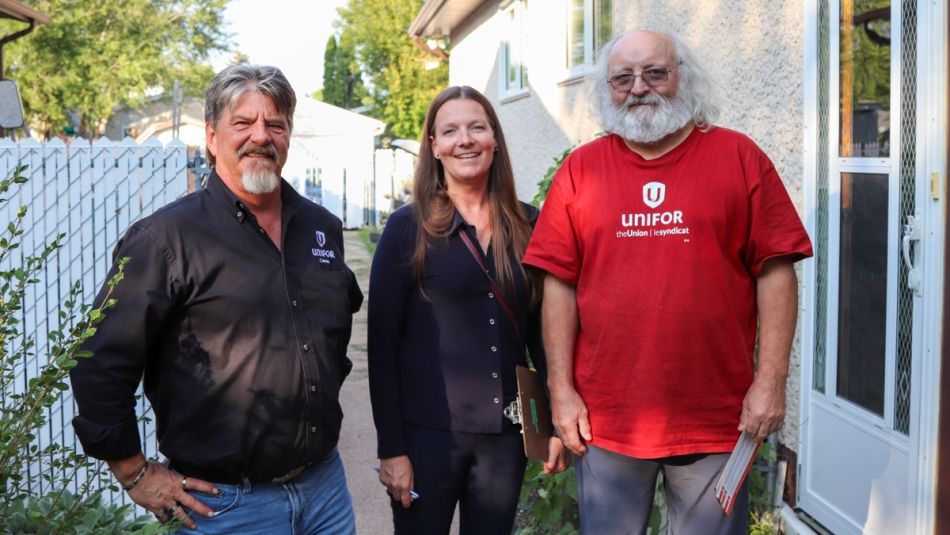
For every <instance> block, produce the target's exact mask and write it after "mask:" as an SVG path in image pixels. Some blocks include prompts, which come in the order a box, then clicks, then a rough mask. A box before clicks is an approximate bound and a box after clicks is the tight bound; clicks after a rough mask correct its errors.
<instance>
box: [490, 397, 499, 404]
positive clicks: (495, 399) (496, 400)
mask: <svg viewBox="0 0 950 535" xmlns="http://www.w3.org/2000/svg"><path fill="white" fill-rule="evenodd" d="M491 400H492V401H493V402H495V405H497V404H499V403H501V400H500V399H498V398H491Z"/></svg>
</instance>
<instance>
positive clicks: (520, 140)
mask: <svg viewBox="0 0 950 535" xmlns="http://www.w3.org/2000/svg"><path fill="white" fill-rule="evenodd" d="M499 4H501V3H500V2H497V1H488V2H484V3H483V4H482V6H481V7H479V9H478V10H477V11H476V12H475V13H474V14H473V15H472V16H470V17H469V18H468V19H467V20H466V21H465V22H464V24H463V25H462V26H461V27H459V28H457V29H456V30H455V31H453V35H452V50H451V56H450V62H449V82H450V83H451V84H466V85H471V86H473V87H475V88H476V89H479V90H480V91H483V92H484V93H485V94H486V95H487V96H488V98H489V99H490V100H491V101H492V103H493V105H494V106H495V108H496V110H497V112H498V115H499V117H500V120H501V122H502V126H503V127H504V131H505V135H506V137H507V140H508V143H509V145H510V147H511V153H512V165H513V167H514V171H515V176H516V179H517V184H518V194H519V196H520V197H521V198H522V199H524V200H530V199H531V198H532V197H533V196H534V194H535V193H536V191H537V182H538V181H539V180H540V179H541V177H542V176H543V175H544V172H545V170H547V169H548V167H550V165H551V158H552V156H554V155H556V154H558V153H560V152H561V151H563V150H564V149H566V148H568V147H570V146H572V145H574V144H576V143H579V142H585V141H588V140H590V139H591V138H592V137H593V136H594V135H595V134H596V133H597V132H598V131H599V127H598V125H597V124H596V121H595V120H594V119H593V118H592V117H591V116H590V115H589V113H588V111H587V110H588V109H589V97H588V87H587V83H586V82H585V80H584V79H583V78H582V77H576V76H575V77H570V76H569V75H568V73H567V70H566V68H565V50H566V47H567V45H566V33H567V32H566V28H567V8H566V3H565V2H549V1H544V2H542V1H529V2H528V3H527V4H528V5H527V9H526V13H525V35H526V44H525V48H526V57H525V63H526V66H527V71H528V75H527V89H526V90H525V91H524V92H523V93H521V94H517V95H514V96H508V97H505V96H503V95H502V94H501V93H502V90H501V87H500V81H499V78H500V73H499V63H500V62H501V61H502V58H503V56H502V48H501V43H502V38H503V35H504V17H503V12H501V11H499ZM612 9H613V19H612V20H613V34H614V35H615V36H616V35H620V34H622V33H625V32H627V31H630V30H634V29H637V28H656V29H661V30H667V31H672V32H674V33H677V34H678V35H680V36H681V38H682V39H683V40H684V41H685V42H686V44H687V45H688V46H690V47H691V48H692V50H693V51H694V52H695V53H696V54H697V56H698V57H699V59H700V61H701V62H702V63H703V64H704V65H705V66H706V67H707V69H708V70H709V71H710V73H711V74H712V76H713V78H714V79H715V80H716V82H717V83H718V86H719V91H720V96H721V104H722V106H721V109H722V114H721V116H720V121H719V125H721V126H724V127H727V128H732V129H736V130H739V131H742V132H744V133H746V134H747V135H749V136H750V137H751V138H752V139H754V140H755V141H756V142H757V143H758V144H759V145H760V146H761V147H762V149H763V150H764V151H765V152H766V153H767V154H768V155H769V156H770V157H771V158H772V160H773V162H774V163H775V166H776V168H777V169H778V172H779V174H780V175H781V176H782V178H783V180H784V181H785V184H786V186H787V188H788V191H789V194H790V196H791V198H792V201H793V202H794V203H795V205H796V206H797V207H798V209H799V212H801V210H802V207H803V198H802V195H803V191H802V176H803V168H804V159H803V144H804V139H805V130H804V123H803V105H804V103H803V95H804V91H803V85H802V84H803V81H802V79H803V76H804V64H803V57H804V56H803V38H804V35H805V26H804V25H805V20H804V15H805V13H804V5H803V3H802V2H801V0H788V1H786V0H775V1H772V2H735V1H732V0H708V1H704V2H696V1H694V0H662V1H661V0H614V2H613V6H612ZM696 178H697V180H702V177H701V176H698V177H696ZM802 215H804V214H802ZM797 340H798V338H797V337H796V347H795V348H794V349H793V351H792V363H791V369H790V370H789V390H788V403H787V405H788V414H787V417H786V419H785V421H786V426H785V429H784V430H783V431H782V433H781V434H780V436H779V439H780V441H781V442H782V443H783V444H785V445H787V446H788V447H790V448H791V449H793V450H797V449H798V447H797V437H798V429H797V427H796V422H797V421H798V408H799V405H798V399H799V367H800V364H799V357H798V356H799V354H800V351H799V348H798V343H799V342H798V341H797Z"/></svg>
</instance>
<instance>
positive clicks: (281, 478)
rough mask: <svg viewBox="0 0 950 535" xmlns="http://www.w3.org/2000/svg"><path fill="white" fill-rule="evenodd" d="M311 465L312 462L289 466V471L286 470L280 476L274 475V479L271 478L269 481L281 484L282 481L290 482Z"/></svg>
mask: <svg viewBox="0 0 950 535" xmlns="http://www.w3.org/2000/svg"><path fill="white" fill-rule="evenodd" d="M311 466H313V463H307V464H302V465H300V466H298V467H297V468H291V469H290V471H289V472H287V473H286V474H284V475H282V476H279V477H275V478H274V479H271V480H270V482H271V483H281V484H283V483H290V482H291V481H293V480H294V478H296V477H297V476H299V475H300V474H302V473H304V471H305V470H306V469H307V468H310V467H311Z"/></svg>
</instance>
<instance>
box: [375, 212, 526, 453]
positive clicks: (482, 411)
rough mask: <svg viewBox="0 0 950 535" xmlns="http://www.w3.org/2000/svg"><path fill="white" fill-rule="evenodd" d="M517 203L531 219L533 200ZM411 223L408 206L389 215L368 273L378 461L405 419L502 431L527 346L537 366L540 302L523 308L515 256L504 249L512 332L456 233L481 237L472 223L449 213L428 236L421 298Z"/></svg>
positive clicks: (397, 446)
mask: <svg viewBox="0 0 950 535" xmlns="http://www.w3.org/2000/svg"><path fill="white" fill-rule="evenodd" d="M524 209H525V211H526V214H527V215H528V216H529V219H531V220H532V221H533V220H534V219H536V217H537V210H536V209H535V208H534V207H532V206H529V205H524ZM416 228H417V224H416V222H415V215H414V213H413V207H412V206H411V205H409V206H406V207H403V208H400V209H399V210H397V211H395V212H393V214H392V215H391V216H390V217H389V220H388V221H387V223H386V228H385V230H384V231H383V235H382V237H381V239H380V241H379V247H378V248H377V249H376V254H375V256H374V257H373V267H372V271H371V273H370V283H369V284H370V299H369V325H368V329H369V339H368V352H369V379H370V394H371V398H372V404H373V419H374V421H375V424H376V430H377V438H378V455H379V457H380V458H388V457H394V456H397V455H402V454H405V452H406V449H405V442H404V438H403V431H402V426H403V424H404V423H410V424H415V425H419V426H424V427H430V428H434V429H445V430H452V431H464V432H473V433H500V432H503V422H504V418H503V416H502V410H503V409H504V405H505V404H506V403H507V402H508V401H511V400H512V399H513V398H514V397H515V396H516V394H517V381H516V378H515V365H517V364H523V363H524V355H525V347H526V345H527V348H528V351H529V352H530V354H531V357H532V360H533V361H534V364H535V365H536V366H538V367H539V368H540V367H542V366H543V364H544V353H543V349H542V347H541V340H540V313H539V312H540V311H539V307H531V306H530V303H529V296H528V291H527V287H526V284H525V280H524V277H523V275H522V273H521V271H520V270H519V269H518V260H517V259H516V258H515V257H514V255H513V253H512V252H511V251H507V252H505V253H506V254H508V255H509V258H510V260H511V263H512V268H513V271H514V273H513V275H514V284H513V287H511V288H508V289H507V290H506V296H507V299H508V302H509V304H510V305H511V307H512V309H513V312H514V315H515V317H516V318H517V320H518V330H517V331H516V330H515V327H514V326H513V325H512V322H511V320H510V319H509V318H508V316H507V315H506V314H505V312H504V310H503V309H502V307H501V306H500V305H499V304H498V299H497V297H496V296H495V295H494V294H493V292H492V291H491V289H490V287H489V284H488V280H487V278H486V277H485V274H484V272H482V270H481V268H480V267H479V265H478V264H477V263H476V261H475V259H474V258H473V257H472V255H471V253H470V252H469V250H468V249H467V248H466V246H465V243H464V242H463V241H462V239H461V238H460V237H459V233H460V232H468V233H469V235H470V236H471V238H472V242H473V243H478V241H477V239H476V237H475V227H473V226H471V225H469V224H468V223H466V222H465V220H464V219H463V218H462V216H461V215H460V214H459V213H458V212H456V213H455V219H454V221H453V225H452V228H451V231H450V233H449V237H448V239H446V240H430V244H429V250H428V252H427V255H426V263H425V274H424V276H423V279H422V284H423V285H424V287H425V290H426V292H425V295H423V293H422V292H421V291H420V289H419V286H418V285H417V283H416V277H415V274H414V267H413V265H412V255H413V252H414V250H415V246H416ZM479 252H480V251H479ZM498 253H499V252H498V251H496V250H494V248H493V247H489V249H488V253H487V255H485V257H484V261H485V264H486V267H488V269H489V271H490V273H491V275H492V277H493V278H494V279H495V281H498V280H499V279H498V277H497V274H496V273H495V261H494V255H495V254H498ZM519 331H520V333H522V334H523V335H524V342H522V341H521V340H520V339H519V337H518V332H519ZM514 431H515V432H517V428H515V429H514Z"/></svg>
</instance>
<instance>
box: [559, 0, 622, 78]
mask: <svg viewBox="0 0 950 535" xmlns="http://www.w3.org/2000/svg"><path fill="white" fill-rule="evenodd" d="M610 4H611V0H568V13H567V68H568V69H570V70H572V71H573V70H575V69H577V68H579V67H583V66H584V65H590V64H592V63H594V60H595V59H596V56H597V53H598V52H599V51H600V49H601V48H603V46H604V45H605V44H607V41H609V40H610V37H611V32H612V25H611V16H610V12H611V9H610Z"/></svg>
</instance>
